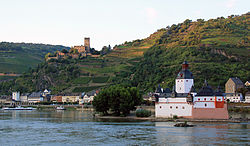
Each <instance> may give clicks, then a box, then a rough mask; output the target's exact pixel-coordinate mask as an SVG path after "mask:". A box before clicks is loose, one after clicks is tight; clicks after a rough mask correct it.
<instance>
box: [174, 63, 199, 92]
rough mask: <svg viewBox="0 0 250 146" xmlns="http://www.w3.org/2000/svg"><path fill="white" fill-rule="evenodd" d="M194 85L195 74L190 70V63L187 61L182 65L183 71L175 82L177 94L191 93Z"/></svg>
mask: <svg viewBox="0 0 250 146" xmlns="http://www.w3.org/2000/svg"><path fill="white" fill-rule="evenodd" d="M193 85H194V78H193V74H192V73H191V72H190V71H189V70H188V63H187V61H185V62H183V63H182V70H181V71H180V72H179V73H178V75H177V78H176V80H175V89H176V93H189V91H190V90H191V88H192V86H193Z"/></svg>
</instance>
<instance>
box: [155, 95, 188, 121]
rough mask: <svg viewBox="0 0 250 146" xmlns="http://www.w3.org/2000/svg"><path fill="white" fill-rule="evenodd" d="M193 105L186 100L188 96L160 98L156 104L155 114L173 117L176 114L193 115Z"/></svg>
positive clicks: (182, 115)
mask: <svg viewBox="0 0 250 146" xmlns="http://www.w3.org/2000/svg"><path fill="white" fill-rule="evenodd" d="M163 101H164V102H163ZM192 107H193V105H191V104H188V103H187V102H186V98H162V99H161V98H160V99H159V102H158V103H156V105H155V116H156V117H164V118H172V117H173V116H174V115H177V116H178V117H191V116H192Z"/></svg>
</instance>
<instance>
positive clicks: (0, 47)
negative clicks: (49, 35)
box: [0, 42, 70, 73]
mask: <svg viewBox="0 0 250 146" xmlns="http://www.w3.org/2000/svg"><path fill="white" fill-rule="evenodd" d="M62 49H70V48H69V47H64V46H61V45H47V44H33V43H9V42H0V73H23V72H24V71H27V70H28V69H29V68H34V67H36V66H37V65H38V64H39V63H41V62H43V61H44V55H46V54H47V53H49V52H54V51H57V50H62Z"/></svg>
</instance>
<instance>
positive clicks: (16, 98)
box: [12, 92, 20, 101]
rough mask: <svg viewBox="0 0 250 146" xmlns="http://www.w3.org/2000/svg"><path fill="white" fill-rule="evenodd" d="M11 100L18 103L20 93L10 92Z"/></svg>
mask: <svg viewBox="0 0 250 146" xmlns="http://www.w3.org/2000/svg"><path fill="white" fill-rule="evenodd" d="M12 100H14V101H20V92H12Z"/></svg>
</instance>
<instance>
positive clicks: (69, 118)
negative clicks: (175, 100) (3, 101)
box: [0, 111, 250, 146]
mask: <svg viewBox="0 0 250 146" xmlns="http://www.w3.org/2000/svg"><path fill="white" fill-rule="evenodd" d="M174 124H175V123H173V122H147V121H146V122H145V121H144V122H141V121H140V122H139V121H138V122H135V121H134V122H122V121H119V122H118V121H109V122H99V121H96V120H94V119H93V118H92V112H91V111H0V135H1V136H0V145H70V146H71V145H250V130H249V129H250V123H249V122H248V123H191V124H195V125H196V126H195V127H187V128H182V127H173V125H174Z"/></svg>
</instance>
